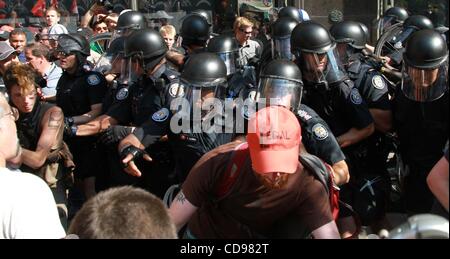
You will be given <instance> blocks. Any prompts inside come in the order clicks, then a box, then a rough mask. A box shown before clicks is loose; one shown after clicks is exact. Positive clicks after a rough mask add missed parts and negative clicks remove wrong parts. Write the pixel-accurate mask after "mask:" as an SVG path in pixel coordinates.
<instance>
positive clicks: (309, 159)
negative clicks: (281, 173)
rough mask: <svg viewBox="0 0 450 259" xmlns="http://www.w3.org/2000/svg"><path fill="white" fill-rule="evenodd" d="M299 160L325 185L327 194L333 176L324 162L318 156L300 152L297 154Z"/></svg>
mask: <svg viewBox="0 0 450 259" xmlns="http://www.w3.org/2000/svg"><path fill="white" fill-rule="evenodd" d="M299 158H300V162H301V163H302V165H303V166H305V167H306V168H307V169H308V171H310V172H311V173H313V174H314V176H315V177H316V179H317V180H319V181H320V182H321V183H322V184H323V185H324V187H325V189H326V191H327V193H328V194H330V188H331V187H332V186H330V183H332V179H330V177H331V178H332V177H333V176H332V175H331V174H330V173H329V170H328V168H327V167H326V165H325V163H323V162H322V160H320V158H318V157H316V156H313V155H311V154H301V155H300V156H299Z"/></svg>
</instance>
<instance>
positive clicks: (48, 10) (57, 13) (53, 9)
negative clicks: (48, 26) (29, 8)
mask: <svg viewBox="0 0 450 259" xmlns="http://www.w3.org/2000/svg"><path fill="white" fill-rule="evenodd" d="M50 11H55V12H56V16H58V17H61V13H60V12H59V11H58V9H56V8H55V7H53V6H51V7H49V8H48V9H47V10H46V11H45V15H47V13H48V12H50Z"/></svg>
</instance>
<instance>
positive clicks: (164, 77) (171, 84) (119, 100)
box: [107, 65, 179, 126]
mask: <svg viewBox="0 0 450 259" xmlns="http://www.w3.org/2000/svg"><path fill="white" fill-rule="evenodd" d="M178 78H179V73H178V72H176V71H173V70H170V69H168V68H167V67H166V65H162V66H161V67H160V68H159V69H158V70H157V71H156V72H155V74H154V75H153V76H151V77H150V78H149V77H147V76H145V77H140V78H139V80H138V81H137V82H136V83H135V84H133V85H131V86H130V87H129V88H125V87H122V88H120V89H118V91H117V93H116V95H115V96H114V99H115V100H114V102H115V104H114V105H112V106H111V108H110V109H109V110H108V112H107V114H108V115H109V116H111V117H113V118H114V119H116V120H118V121H119V122H120V124H122V125H129V124H130V125H133V126H140V125H142V124H143V123H144V122H145V121H147V120H149V119H150V118H151V116H152V114H154V113H155V112H157V111H159V110H160V109H161V108H162V107H164V106H165V105H166V104H168V105H170V102H171V100H172V99H173V98H174V97H175V96H176V91H177V89H178V82H179V79H178Z"/></svg>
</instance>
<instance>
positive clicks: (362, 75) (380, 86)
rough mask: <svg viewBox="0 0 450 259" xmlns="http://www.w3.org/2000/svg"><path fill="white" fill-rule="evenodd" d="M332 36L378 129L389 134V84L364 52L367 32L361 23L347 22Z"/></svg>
mask: <svg viewBox="0 0 450 259" xmlns="http://www.w3.org/2000/svg"><path fill="white" fill-rule="evenodd" d="M330 33H331V36H333V38H334V40H335V41H336V42H337V49H338V52H339V57H340V59H341V61H342V63H343V64H344V65H345V68H346V70H347V73H348V76H349V77H350V79H351V80H352V81H353V82H354V84H355V87H356V88H358V90H359V92H360V93H361V95H362V97H363V98H364V100H365V101H366V102H367V104H368V106H369V109H370V111H371V114H372V117H373V119H374V122H375V128H376V129H377V130H379V131H380V132H382V133H387V132H388V131H390V129H391V127H392V114H391V106H390V101H389V92H388V86H389V82H388V81H387V80H386V79H385V78H384V77H383V75H382V74H381V73H380V72H379V71H378V67H377V66H376V65H377V63H376V61H375V60H373V59H372V58H371V57H369V56H365V55H364V53H363V50H364V49H365V46H366V43H367V40H366V35H365V32H364V30H363V29H362V28H361V26H360V24H359V23H357V22H353V21H344V22H341V23H337V24H335V25H333V27H331V29H330Z"/></svg>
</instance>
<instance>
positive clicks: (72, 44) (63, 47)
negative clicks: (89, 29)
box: [56, 33, 91, 67]
mask: <svg viewBox="0 0 450 259" xmlns="http://www.w3.org/2000/svg"><path fill="white" fill-rule="evenodd" d="M56 53H62V54H63V56H67V55H69V54H75V56H76V57H77V60H78V67H81V66H83V65H84V64H85V63H86V60H87V57H88V56H89V55H90V54H91V48H90V47H89V42H88V41H87V39H86V38H85V37H84V36H83V35H81V34H79V33H72V34H61V35H59V37H58V47H57V48H56Z"/></svg>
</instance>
